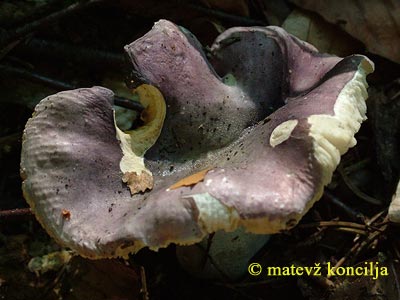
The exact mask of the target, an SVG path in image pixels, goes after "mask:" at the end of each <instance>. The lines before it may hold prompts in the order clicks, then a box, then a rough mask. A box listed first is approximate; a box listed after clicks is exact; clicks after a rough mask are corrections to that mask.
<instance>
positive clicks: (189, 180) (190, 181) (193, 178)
mask: <svg viewBox="0 0 400 300" xmlns="http://www.w3.org/2000/svg"><path fill="white" fill-rule="evenodd" d="M210 170H211V168H207V169H204V170H202V171H200V172H197V173H195V174H192V175H190V176H188V177H185V178H183V179H181V180H179V181H178V182H176V183H175V184H173V185H171V186H170V187H169V188H168V189H169V190H175V189H177V188H180V187H183V186H191V185H194V184H196V183H199V182H200V181H203V180H204V177H206V174H207V173H208V171H210Z"/></svg>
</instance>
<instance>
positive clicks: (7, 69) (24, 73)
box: [0, 65, 144, 112]
mask: <svg viewBox="0 0 400 300" xmlns="http://www.w3.org/2000/svg"><path fill="white" fill-rule="evenodd" d="M0 72H4V73H7V74H10V75H13V76H19V77H22V78H25V79H27V80H30V81H34V82H37V83H40V84H45V85H47V86H49V87H52V88H54V89H56V90H73V89H76V87H75V86H73V85H72V84H69V83H66V82H62V81H59V80H55V79H52V78H49V77H46V76H43V75H41V74H38V73H35V72H32V71H29V70H26V69H22V68H17V67H11V66H5V65H0ZM114 104H115V105H118V106H121V107H124V108H128V109H132V110H135V111H137V112H142V111H143V109H144V108H143V106H142V105H141V104H140V103H139V102H136V101H132V100H129V99H127V98H123V97H119V96H114Z"/></svg>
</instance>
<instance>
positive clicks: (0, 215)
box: [0, 208, 33, 219]
mask: <svg viewBox="0 0 400 300" xmlns="http://www.w3.org/2000/svg"><path fill="white" fill-rule="evenodd" d="M31 215H33V213H32V211H31V209H30V208H14V209H8V210H0V219H5V218H13V217H18V216H31Z"/></svg>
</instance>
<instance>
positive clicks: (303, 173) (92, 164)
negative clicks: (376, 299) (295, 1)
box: [21, 20, 373, 258]
mask: <svg viewBox="0 0 400 300" xmlns="http://www.w3.org/2000/svg"><path fill="white" fill-rule="evenodd" d="M125 50H126V51H127V53H128V55H129V57H130V59H131V62H132V65H133V68H134V71H133V74H136V76H137V78H136V81H135V80H134V84H135V85H136V86H139V85H140V84H141V83H146V84H150V85H151V86H155V87H157V88H158V89H159V90H160V91H161V93H162V94H163V96H164V97H165V101H166V104H167V105H166V113H165V121H164V123H163V122H162V121H163V116H164V114H163V112H162V111H163V109H162V105H161V104H160V102H159V101H160V99H161V98H160V97H162V96H161V95H157V96H154V95H155V94H154V93H156V92H155V90H156V89H155V88H153V87H151V86H149V85H145V86H146V87H147V88H146V90H147V89H150V87H151V89H152V90H151V95H150V96H149V97H150V99H153V100H152V101H151V102H152V103H158V104H157V105H156V107H157V109H156V111H155V112H154V113H152V115H153V116H154V119H153V121H154V123H151V124H153V125H151V126H150V128H148V127H147V128H145V129H141V127H139V128H138V129H137V130H136V131H135V132H127V133H123V132H122V131H120V130H119V129H118V128H117V129H116V128H115V126H114V118H113V110H112V99H113V94H112V92H111V91H109V90H108V89H105V88H100V87H94V88H91V89H79V90H74V91H68V92H62V93H59V94H56V95H53V96H50V97H48V98H46V99H44V100H42V101H41V103H40V104H39V105H38V106H37V107H36V111H35V113H34V116H33V117H32V119H30V120H29V121H28V123H27V126H26V129H25V132H24V138H23V148H22V162H21V170H22V171H21V172H22V177H23V179H24V182H23V190H24V195H25V197H26V199H27V200H28V202H29V203H30V205H31V207H32V209H33V211H34V212H35V214H36V216H37V218H38V220H39V221H40V222H41V223H42V225H43V226H44V227H45V228H46V229H47V231H48V232H49V233H50V234H51V235H52V236H53V237H55V238H56V240H58V241H59V242H60V243H61V244H63V245H64V246H67V247H70V248H71V249H73V250H75V251H76V252H78V253H79V254H81V255H82V256H85V257H89V258H106V257H116V256H126V255H127V254H129V253H132V252H136V251H138V250H139V249H141V248H142V247H145V246H147V247H149V248H150V249H154V250H157V249H159V248H161V247H166V246H167V245H169V244H170V243H176V244H178V245H190V244H194V243H197V242H199V241H201V240H202V239H203V238H204V237H205V236H206V235H208V234H209V233H213V232H216V231H218V230H225V231H233V230H236V229H238V228H244V230H245V231H247V232H250V233H257V234H272V233H278V232H281V231H283V230H287V229H290V228H292V227H293V226H295V225H296V224H297V223H298V221H299V220H300V219H301V217H302V216H303V215H304V214H305V213H306V212H307V211H308V210H309V208H310V207H311V206H312V205H313V203H314V202H315V201H317V200H318V199H319V198H320V197H321V195H322V192H323V188H324V185H326V184H327V183H329V181H330V180H331V176H332V173H333V171H334V169H335V168H336V166H337V165H338V163H339V160H340V156H341V155H342V154H343V153H345V152H346V151H347V150H348V149H349V148H350V147H352V146H354V145H355V143H356V141H355V139H354V134H355V133H356V132H357V131H358V130H359V128H360V124H361V122H362V121H363V120H364V119H365V113H366V105H365V99H366V98H367V92H366V88H367V83H366V79H365V77H366V75H367V74H368V73H370V72H372V71H373V64H372V63H371V62H370V61H369V60H368V59H367V58H366V57H364V56H361V55H353V56H349V57H346V58H339V57H335V56H331V55H325V54H320V53H318V52H317V51H316V50H315V48H314V47H313V46H311V45H309V44H307V43H304V42H302V41H300V40H298V39H297V38H295V37H293V36H291V35H289V34H287V33H286V32H285V31H283V30H282V29H280V28H277V27H251V28H243V27H238V28H232V29H229V30H227V31H226V32H224V33H222V34H221V35H220V36H219V37H218V38H217V40H216V41H215V43H214V45H213V46H212V47H211V57H210V60H209V61H207V59H206V56H205V55H204V53H203V52H202V50H201V46H200V44H199V42H198V41H197V40H196V39H195V38H194V37H193V36H192V35H191V34H190V33H188V32H187V31H186V30H184V29H182V28H180V27H178V26H176V25H175V24H173V23H171V22H168V21H165V20H161V21H159V22H157V23H156V24H155V25H154V27H153V29H152V30H151V31H150V32H148V33H147V34H146V35H144V36H143V37H142V38H140V39H138V40H136V41H134V42H133V43H132V44H130V45H128V46H126V47H125ZM134 79H135V78H134ZM138 89H143V85H142V86H139V87H138ZM153 89H154V90H153ZM143 97H144V98H146V96H141V99H142V98H143ZM161 102H162V101H161ZM143 106H144V107H146V105H143ZM273 109H277V110H276V111H275V112H273V113H271V112H272V110H273ZM145 111H146V110H145ZM149 122H150V121H148V122H145V126H146V124H150V123H149ZM162 125H163V127H162V129H161V126H162ZM141 130H144V131H143V132H145V134H144V136H143V135H142V134H141V133H140V131H141ZM160 130H161V133H160ZM138 132H139V133H138ZM159 133H160V136H159V137H158V134H159ZM157 137H158V139H157ZM156 139H157V141H155V140H156ZM154 142H155V144H154V146H152V145H153V143H154ZM151 146H152V147H151ZM149 147H151V148H150V149H149V150H148V151H147V152H146V154H145V156H144V159H143V154H144V153H145V151H146V150H147V149H148V148H149ZM139 174H143V177H140V176H138V175H139ZM147 175H148V176H147ZM150 181H151V183H150ZM125 182H127V183H129V188H130V189H128V186H127V185H126V183H125ZM142 184H144V185H143V186H142ZM63 210H67V211H68V212H69V218H68V219H67V218H65V217H63V214H62V211H63Z"/></svg>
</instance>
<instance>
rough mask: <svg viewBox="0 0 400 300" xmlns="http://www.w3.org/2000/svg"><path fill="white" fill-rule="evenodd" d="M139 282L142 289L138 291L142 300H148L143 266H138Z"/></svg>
mask: <svg viewBox="0 0 400 300" xmlns="http://www.w3.org/2000/svg"><path fill="white" fill-rule="evenodd" d="M140 281H141V283H142V288H141V290H140V293H141V294H142V296H143V300H149V292H148V290H147V280H146V271H145V269H144V267H143V266H140Z"/></svg>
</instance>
